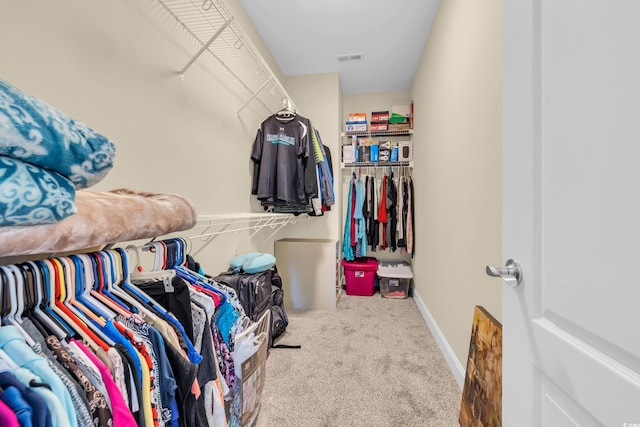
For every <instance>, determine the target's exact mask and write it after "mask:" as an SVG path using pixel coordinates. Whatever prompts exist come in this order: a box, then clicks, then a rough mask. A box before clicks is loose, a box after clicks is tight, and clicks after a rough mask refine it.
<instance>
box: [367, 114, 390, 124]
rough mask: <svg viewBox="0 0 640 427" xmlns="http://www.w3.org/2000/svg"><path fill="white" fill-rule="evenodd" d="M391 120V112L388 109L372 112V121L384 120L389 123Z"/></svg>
mask: <svg viewBox="0 0 640 427" xmlns="http://www.w3.org/2000/svg"><path fill="white" fill-rule="evenodd" d="M388 121H389V112H388V111H374V112H372V113H371V122H372V123H373V122H383V123H387V122H388Z"/></svg>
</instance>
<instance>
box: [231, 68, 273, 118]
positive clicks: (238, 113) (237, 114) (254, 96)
mask: <svg viewBox="0 0 640 427" xmlns="http://www.w3.org/2000/svg"><path fill="white" fill-rule="evenodd" d="M271 80H273V76H271V77H269V78H268V79H267V81H266V82H264V83H263V84H262V86H260V89H258V90H257V91H256V92H255V93H254V94H253V96H252V97H251V98H249V100H248V101H247V102H245V103H244V105H243V106H242V107H241V108H240V109H239V110H238V112H237V113H236V117H240V113H241V112H242V110H244V109H245V108H246V106H247V105H249V103H251V101H253V100H254V99H256V97H257V96H258V94H259V93H260V91H262V89H264V88H265V86H267V85H268V84H269V82H270V81H271Z"/></svg>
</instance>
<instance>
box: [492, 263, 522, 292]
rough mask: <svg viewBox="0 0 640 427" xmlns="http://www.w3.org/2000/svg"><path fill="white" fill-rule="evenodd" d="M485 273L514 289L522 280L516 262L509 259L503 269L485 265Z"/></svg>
mask: <svg viewBox="0 0 640 427" xmlns="http://www.w3.org/2000/svg"><path fill="white" fill-rule="evenodd" d="M486 272H487V274H488V275H489V276H491V277H499V278H501V279H502V280H504V282H505V283H506V284H507V285H509V286H513V287H516V286H518V285H519V284H520V281H521V280H522V268H520V264H519V263H518V261H515V260H512V259H509V260H507V263H506V264H505V266H504V267H493V266H491V265H487V268H486Z"/></svg>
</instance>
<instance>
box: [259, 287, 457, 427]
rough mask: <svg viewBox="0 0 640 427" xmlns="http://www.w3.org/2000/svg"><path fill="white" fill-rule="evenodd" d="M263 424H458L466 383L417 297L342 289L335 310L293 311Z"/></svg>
mask: <svg viewBox="0 0 640 427" xmlns="http://www.w3.org/2000/svg"><path fill="white" fill-rule="evenodd" d="M288 315H289V322H290V323H289V327H288V329H287V332H286V335H285V336H284V337H283V338H282V339H279V340H278V342H277V343H280V344H301V345H302V348H301V349H299V350H295V349H272V350H271V353H270V355H269V358H268V360H267V375H266V384H265V388H264V390H263V395H262V408H261V410H260V414H259V416H258V419H257V421H256V424H255V425H256V426H257V427H276V426H277V427H283V426H296V427H306V426H310V427H311V426H313V427H315V426H327V427H329V426H366V427H386V426H389V427H391V426H393V427H397V426H411V427H418V426H438V427H444V426H458V425H459V424H458V411H459V408H460V396H461V390H460V389H459V387H458V384H457V383H456V381H455V379H454V377H453V374H452V373H451V371H450V370H449V367H448V365H447V363H446V362H445V360H444V357H443V356H442V353H440V350H439V348H438V346H437V344H436V342H435V341H434V339H433V337H432V336H431V333H430V331H429V329H428V327H427V325H426V323H425V321H424V319H423V317H422V315H421V314H420V312H419V311H418V308H417V306H416V303H415V301H414V300H413V299H412V298H408V299H385V298H381V297H380V295H379V294H375V295H374V296H372V297H356V296H349V295H346V294H344V293H343V295H342V296H341V297H340V301H339V303H338V307H337V310H336V311H335V312H323V311H300V312H289V313H288Z"/></svg>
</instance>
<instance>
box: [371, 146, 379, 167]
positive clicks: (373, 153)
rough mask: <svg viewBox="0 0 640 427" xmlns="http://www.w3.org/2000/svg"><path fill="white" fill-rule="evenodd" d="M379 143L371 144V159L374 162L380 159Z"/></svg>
mask: <svg viewBox="0 0 640 427" xmlns="http://www.w3.org/2000/svg"><path fill="white" fill-rule="evenodd" d="M378 148H379V146H378V144H377V143H376V144H371V145H370V146H369V160H370V161H372V162H377V161H378V160H379V159H380V156H379V153H378Z"/></svg>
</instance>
